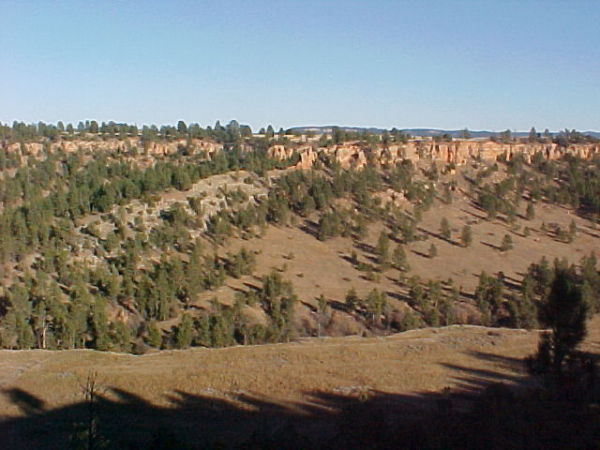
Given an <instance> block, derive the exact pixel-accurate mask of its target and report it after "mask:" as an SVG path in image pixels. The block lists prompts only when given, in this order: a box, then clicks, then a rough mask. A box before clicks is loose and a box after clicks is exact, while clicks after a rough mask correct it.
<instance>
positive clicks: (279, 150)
mask: <svg viewBox="0 0 600 450" xmlns="http://www.w3.org/2000/svg"><path fill="white" fill-rule="evenodd" d="M295 150H296V151H297V152H298V153H299V155H300V163H299V164H298V168H308V167H311V166H312V164H314V162H315V161H316V160H317V155H318V153H324V154H326V155H329V156H330V157H332V158H333V159H334V160H335V161H337V162H338V163H339V164H340V165H341V167H342V168H344V169H350V168H354V169H360V168H362V167H364V166H365V165H366V164H367V163H368V161H372V162H373V163H375V164H382V165H383V164H395V163H397V162H399V161H402V160H403V159H409V160H411V161H414V162H418V161H420V160H425V161H436V162H442V163H454V164H456V165H463V164H466V163H467V162H468V161H469V160H470V159H474V158H477V159H482V160H484V161H488V162H494V161H497V160H498V159H500V158H505V159H507V160H511V159H512V158H513V157H514V156H515V155H517V154H522V155H523V157H524V158H525V161H527V162H530V161H531V158H532V157H533V155H535V154H536V153H541V154H542V155H543V156H544V158H546V159H549V160H554V159H558V158H560V157H561V156H563V155H565V154H572V155H575V156H579V157H581V158H584V159H591V158H593V157H594V155H599V154H600V145H599V144H574V145H571V146H569V147H566V148H564V147H559V146H558V145H556V144H541V143H539V144H529V143H511V144H503V143H498V142H492V141H469V140H465V141H453V142H447V143H436V142H433V141H417V140H415V141H411V142H408V143H407V144H401V145H396V144H394V145H390V146H386V147H383V146H381V147H378V148H376V149H368V148H365V147H364V146H361V145H360V144H359V143H344V144H339V145H335V146H333V147H328V148H317V149H313V148H312V147H310V146H304V147H299V148H296V149H295ZM293 151H294V149H293V148H286V147H285V146H283V145H274V146H273V147H271V148H270V149H269V156H271V157H272V158H276V159H286V158H289V157H290V156H291V155H292V152H293Z"/></svg>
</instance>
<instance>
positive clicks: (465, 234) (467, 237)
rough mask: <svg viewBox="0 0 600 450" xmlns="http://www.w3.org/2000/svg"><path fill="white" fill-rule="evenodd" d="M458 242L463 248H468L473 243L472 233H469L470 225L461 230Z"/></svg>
mask: <svg viewBox="0 0 600 450" xmlns="http://www.w3.org/2000/svg"><path fill="white" fill-rule="evenodd" d="M460 240H461V241H462V245H463V247H470V246H471V243H472V242H473V232H472V231H471V226H470V225H465V226H464V227H463V229H462V232H461V235H460Z"/></svg>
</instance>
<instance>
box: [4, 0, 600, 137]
mask: <svg viewBox="0 0 600 450" xmlns="http://www.w3.org/2000/svg"><path fill="white" fill-rule="evenodd" d="M82 119H96V120H99V121H108V120H114V121H117V122H121V121H122V122H129V123H137V124H142V123H157V124H163V123H175V122H177V120H180V119H182V120H185V121H186V122H199V123H200V124H201V125H203V126H206V125H212V124H213V123H214V122H215V121H216V120H217V119H219V120H221V122H222V123H226V122H228V121H229V120H231V119H236V120H238V121H240V122H241V123H248V124H250V125H251V126H252V127H253V128H259V127H261V126H265V125H267V124H273V126H275V127H276V128H279V127H284V128H287V127H291V126H297V125H330V124H338V125H347V126H378V127H386V128H391V127H394V126H395V127H398V128H408V127H431V128H434V127H435V128H453V129H454V128H464V127H468V128H469V129H473V130H475V129H490V130H496V131H498V130H503V129H506V128H510V129H512V130H514V129H518V130H528V129H529V128H530V127H531V126H535V127H537V128H538V129H539V130H543V129H544V128H550V129H551V130H557V129H563V128H565V127H569V128H576V129H578V130H589V129H595V130H599V129H600V1H597V0H591V1H583V0H582V1H578V0H570V1H553V0H539V1H527V0H521V1H510V0H498V1H486V0H472V1H459V0H445V1H426V0H421V1H417V0H413V1H381V0H377V1H375V0H372V1H341V0H338V1H327V0H323V1H311V0H303V1H286V0H273V1H242V0H239V1H219V0H212V1H206V2H205V1H177V0H170V1H167V0H164V1H151V0H148V1H134V0H130V1H111V0H103V1H89V0H87V1H59V0H47V1H44V0H37V1H26V0H17V1H11V0H0V121H2V122H12V121H13V120H23V121H26V122H37V121H39V120H42V121H46V122H56V121H58V120H63V121H65V123H66V122H77V121H79V120H82Z"/></svg>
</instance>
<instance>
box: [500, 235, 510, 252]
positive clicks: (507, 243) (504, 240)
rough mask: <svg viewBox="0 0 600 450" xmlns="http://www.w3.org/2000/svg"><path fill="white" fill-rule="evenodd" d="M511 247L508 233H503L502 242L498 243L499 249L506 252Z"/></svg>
mask: <svg viewBox="0 0 600 450" xmlns="http://www.w3.org/2000/svg"><path fill="white" fill-rule="evenodd" d="M512 248H513V241H512V238H511V237H510V234H505V235H504V237H503V238H502V243H501V244H500V251H502V252H507V251H509V250H512Z"/></svg>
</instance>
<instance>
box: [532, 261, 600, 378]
mask: <svg viewBox="0 0 600 450" xmlns="http://www.w3.org/2000/svg"><path fill="white" fill-rule="evenodd" d="M587 314H588V308H587V305H586V302H585V299H584V297H583V295H582V290H581V285H580V284H579V282H578V280H577V276H576V274H575V273H574V272H573V271H572V270H570V269H560V270H558V271H557V272H556V274H555V277H554V281H553V283H552V287H551V289H550V293H549V295H548V298H547V299H546V300H545V301H544V302H543V303H542V304H541V307H540V320H541V322H542V323H543V324H544V325H545V326H547V327H549V328H550V329H551V331H550V332H547V333H544V334H543V335H542V338H541V340H540V344H539V347H538V352H537V354H536V355H535V356H533V357H532V358H530V359H529V361H528V362H529V366H530V368H531V369H532V370H533V371H537V372H542V373H544V372H546V373H554V374H557V375H560V374H561V373H562V372H563V371H564V370H565V364H566V362H567V360H568V359H569V357H571V356H572V355H574V352H575V350H576V348H577V346H578V345H579V344H580V343H581V341H583V339H584V337H585V336H586V333H587V329H586V319H587Z"/></svg>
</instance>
